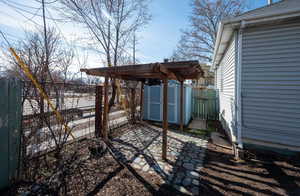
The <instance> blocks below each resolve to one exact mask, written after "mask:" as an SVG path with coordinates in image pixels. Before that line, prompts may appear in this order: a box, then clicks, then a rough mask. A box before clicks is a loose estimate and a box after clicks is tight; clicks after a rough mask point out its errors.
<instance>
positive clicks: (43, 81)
mask: <svg viewBox="0 0 300 196" xmlns="http://www.w3.org/2000/svg"><path fill="white" fill-rule="evenodd" d="M42 8H43V26H44V44H45V46H44V47H45V59H44V62H42V73H41V86H42V88H43V90H44V91H45V78H46V81H47V77H45V76H47V74H46V72H47V70H46V69H47V67H48V43H47V42H48V40H47V27H46V17H45V1H44V0H42ZM44 112H45V109H44V98H43V97H42V96H40V115H41V117H42V118H44ZM42 121H43V120H42ZM41 126H43V125H42V123H41Z"/></svg>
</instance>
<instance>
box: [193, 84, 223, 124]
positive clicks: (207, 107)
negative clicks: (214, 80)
mask: <svg viewBox="0 0 300 196" xmlns="http://www.w3.org/2000/svg"><path fill="white" fill-rule="evenodd" d="M192 116H193V118H194V119H195V118H200V119H205V120H218V117H219V100H218V96H217V93H216V90H214V89H198V88H193V91H192Z"/></svg>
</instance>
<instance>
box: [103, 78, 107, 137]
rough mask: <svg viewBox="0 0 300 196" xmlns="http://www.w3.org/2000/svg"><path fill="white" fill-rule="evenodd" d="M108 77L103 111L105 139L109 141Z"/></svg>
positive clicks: (105, 84)
mask: <svg viewBox="0 0 300 196" xmlns="http://www.w3.org/2000/svg"><path fill="white" fill-rule="evenodd" d="M107 132H108V77H105V82H104V113H103V133H102V136H103V139H104V140H105V141H108V133H107Z"/></svg>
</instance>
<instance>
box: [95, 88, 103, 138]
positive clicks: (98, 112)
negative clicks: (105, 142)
mask: <svg viewBox="0 0 300 196" xmlns="http://www.w3.org/2000/svg"><path fill="white" fill-rule="evenodd" d="M102 97H103V86H96V100H95V137H100V136H101V131H102Z"/></svg>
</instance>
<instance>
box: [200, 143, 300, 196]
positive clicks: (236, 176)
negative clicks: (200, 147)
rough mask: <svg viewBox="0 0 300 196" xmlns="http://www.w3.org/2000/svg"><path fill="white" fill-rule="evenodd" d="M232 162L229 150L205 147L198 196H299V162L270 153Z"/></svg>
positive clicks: (209, 145) (213, 146)
mask: <svg viewBox="0 0 300 196" xmlns="http://www.w3.org/2000/svg"><path fill="white" fill-rule="evenodd" d="M251 154H252V155H254V153H251ZM232 158H233V156H232V152H231V151H230V150H227V149H224V148H222V147H218V146H215V145H213V144H211V143H209V144H208V148H207V150H206V159H205V163H204V168H203V170H201V172H200V175H201V181H200V184H201V188H200V195H274V196H280V195H289V196H296V195H300V161H299V159H298V160H297V159H288V158H286V157H280V156H278V155H277V154H273V153H270V152H268V153H258V152H255V156H254V157H253V158H252V159H249V160H247V161H245V162H240V163H237V162H235V161H234V160H233V159H232Z"/></svg>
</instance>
